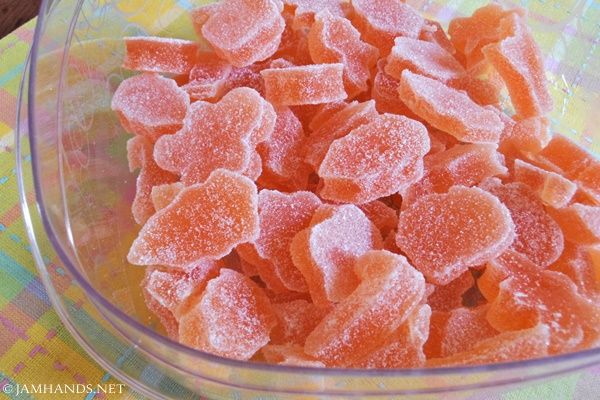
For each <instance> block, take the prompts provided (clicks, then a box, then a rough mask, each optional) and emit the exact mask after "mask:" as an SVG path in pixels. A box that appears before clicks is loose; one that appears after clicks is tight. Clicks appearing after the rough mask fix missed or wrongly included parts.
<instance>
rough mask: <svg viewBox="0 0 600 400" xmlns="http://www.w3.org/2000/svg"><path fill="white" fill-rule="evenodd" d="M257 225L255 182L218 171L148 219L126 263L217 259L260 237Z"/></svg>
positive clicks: (179, 262)
mask: <svg viewBox="0 0 600 400" xmlns="http://www.w3.org/2000/svg"><path fill="white" fill-rule="evenodd" d="M258 222H259V221H258V196H257V193H256V186H255V185H254V183H253V182H252V181H250V180H249V179H248V178H245V177H243V176H241V175H239V174H236V173H233V172H230V171H227V170H222V169H219V170H216V171H215V172H213V173H212V174H211V175H210V177H209V178H208V179H207V180H206V182H204V183H202V184H197V185H193V186H188V187H186V188H185V189H184V190H183V191H182V192H181V193H179V195H178V196H177V197H176V198H175V200H174V201H173V202H172V203H171V204H169V205H168V206H167V207H166V208H163V209H162V210H160V211H158V212H157V213H156V214H154V215H153V216H152V217H150V219H149V220H148V221H147V222H146V225H144V227H143V228H142V230H141V231H140V233H139V234H138V237H137V239H135V241H134V242H133V245H132V246H131V249H130V250H129V254H128V256H127V259H128V260H129V262H130V263H132V264H135V265H169V266H179V265H185V264H189V263H191V262H193V261H196V260H199V259H201V258H220V257H223V256H225V255H227V254H228V253H229V252H230V251H231V250H232V249H233V247H235V246H236V245H237V244H239V243H244V242H249V241H252V240H254V239H255V238H256V237H258V229H259V225H258Z"/></svg>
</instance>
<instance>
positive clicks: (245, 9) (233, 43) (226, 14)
mask: <svg viewBox="0 0 600 400" xmlns="http://www.w3.org/2000/svg"><path fill="white" fill-rule="evenodd" d="M281 11H282V5H281V3H280V2H279V1H278V0H223V1H221V2H220V3H219V4H218V6H217V7H215V9H214V10H213V12H212V13H210V15H209V16H208V18H207V19H206V22H204V23H203V25H202V28H201V31H202V37H203V38H204V39H206V40H207V41H208V42H209V43H210V44H211V45H212V47H213V48H214V50H215V52H216V53H217V54H218V55H219V56H220V57H221V58H223V59H225V60H227V61H229V63H230V64H232V65H234V66H236V67H246V66H248V65H250V64H253V63H254V62H257V61H262V60H265V59H267V58H269V57H270V56H272V55H273V54H274V53H275V51H277V48H278V47H279V43H280V42H281V34H282V33H283V30H284V28H285V21H284V19H283V17H282V16H281Z"/></svg>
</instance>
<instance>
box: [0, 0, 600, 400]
mask: <svg viewBox="0 0 600 400" xmlns="http://www.w3.org/2000/svg"><path fill="white" fill-rule="evenodd" d="M0 1H2V0H0ZM16 1H18V0H16ZM33 27H34V21H31V22H29V23H27V24H26V25H24V26H22V27H21V28H19V29H18V30H17V31H15V32H14V33H12V34H11V35H9V36H7V37H5V38H4V39H2V40H0V60H2V62H0V332H1V333H0V399H1V398H3V396H5V397H6V398H13V399H17V397H16V396H14V394H13V395H6V394H2V390H1V389H2V388H4V387H5V386H6V385H14V384H76V383H84V384H85V383H90V384H96V383H106V382H109V383H110V382H116V381H114V380H113V378H112V377H110V375H108V374H107V373H106V372H104V371H103V370H102V369H101V368H100V367H99V366H98V365H97V364H96V363H95V362H94V361H93V360H91V359H90V358H89V357H88V356H87V355H86V354H85V353H84V351H83V350H82V349H81V348H80V347H79V346H78V345H77V344H76V343H75V341H74V340H73V339H72V338H71V337H70V336H69V334H68V332H67V331H66V329H65V328H64V327H63V325H62V324H61V322H60V320H59V319H58V317H57V315H56V313H55V312H54V311H53V310H52V307H51V305H50V302H49V300H48V298H47V296H46V295H45V292H44V290H43V287H42V284H41V282H40V280H39V279H38V277H37V273H36V269H35V266H34V263H33V259H32V257H31V254H30V253H29V250H28V243H27V239H26V235H25V230H24V225H23V221H22V218H21V212H20V208H19V205H18V195H17V183H16V177H15V170H14V168H15V164H14V140H13V127H14V125H15V121H14V119H15V108H16V96H17V92H18V85H19V80H20V77H21V73H22V70H23V65H24V60H25V57H26V54H27V51H28V49H29V46H30V43H31V40H32V33H33ZM4 60H6V61H4ZM599 393H600V366H599V367H596V368H595V369H591V370H588V371H583V372H578V373H576V374H573V375H569V376H565V377H560V378H557V379H554V380H549V381H545V382H541V383H539V382H538V383H536V384H534V385H532V386H529V387H526V388H521V389H516V390H515V389H513V390H506V389H504V390H502V389H500V390H498V392H497V393H496V394H494V395H490V396H488V397H486V399H485V400H521V399H523V400H525V399H545V400H563V399H581V400H584V399H585V400H587V399H598V398H600V395H599ZM24 398H34V396H24V395H23V396H19V397H18V399H19V400H21V399H24ZM35 398H56V397H52V396H50V397H48V396H36V397H35ZM80 398H82V399H84V398H85V399H86V400H88V399H92V398H96V399H102V398H106V397H105V395H103V394H96V395H94V394H92V395H88V396H85V395H81V397H80ZM110 398H111V399H115V398H119V399H129V398H140V396H139V395H137V394H135V393H133V392H132V391H129V390H127V391H126V392H125V393H123V394H122V395H120V396H118V395H111V396H110ZM453 398H454V397H453ZM466 398H470V399H474V398H473V397H469V396H467V397H466ZM477 400H483V399H481V398H480V397H477Z"/></svg>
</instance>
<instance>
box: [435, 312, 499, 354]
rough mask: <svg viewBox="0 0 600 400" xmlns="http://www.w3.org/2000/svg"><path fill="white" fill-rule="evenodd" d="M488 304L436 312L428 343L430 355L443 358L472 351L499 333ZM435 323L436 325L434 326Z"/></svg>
mask: <svg viewBox="0 0 600 400" xmlns="http://www.w3.org/2000/svg"><path fill="white" fill-rule="evenodd" d="M488 309H489V306H488V305H483V306H479V307H475V308H466V307H460V308H455V309H454V310H450V311H448V312H444V311H434V312H433V314H432V316H431V328H430V335H429V340H428V341H427V343H426V345H425V354H427V357H428V358H440V357H441V358H444V357H449V356H452V355H454V354H458V353H463V352H465V351H469V350H471V349H472V348H473V347H474V346H476V345H477V343H479V342H480V341H482V340H486V339H488V338H491V337H494V336H496V335H498V331H497V330H496V329H494V328H493V327H492V326H491V325H490V324H489V322H488V321H487V319H486V315H487V311H488ZM434 325H435V326H434Z"/></svg>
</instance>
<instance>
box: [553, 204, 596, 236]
mask: <svg viewBox="0 0 600 400" xmlns="http://www.w3.org/2000/svg"><path fill="white" fill-rule="evenodd" d="M548 211H549V212H550V215H552V217H553V218H554V219H555V220H556V222H558V224H559V225H560V227H561V229H562V231H563V233H564V234H565V239H566V240H568V241H570V242H573V243H578V244H582V245H593V244H596V243H600V207H596V206H587V205H584V204H580V203H575V204H573V205H570V206H568V207H564V208H561V209H559V210H548Z"/></svg>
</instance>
